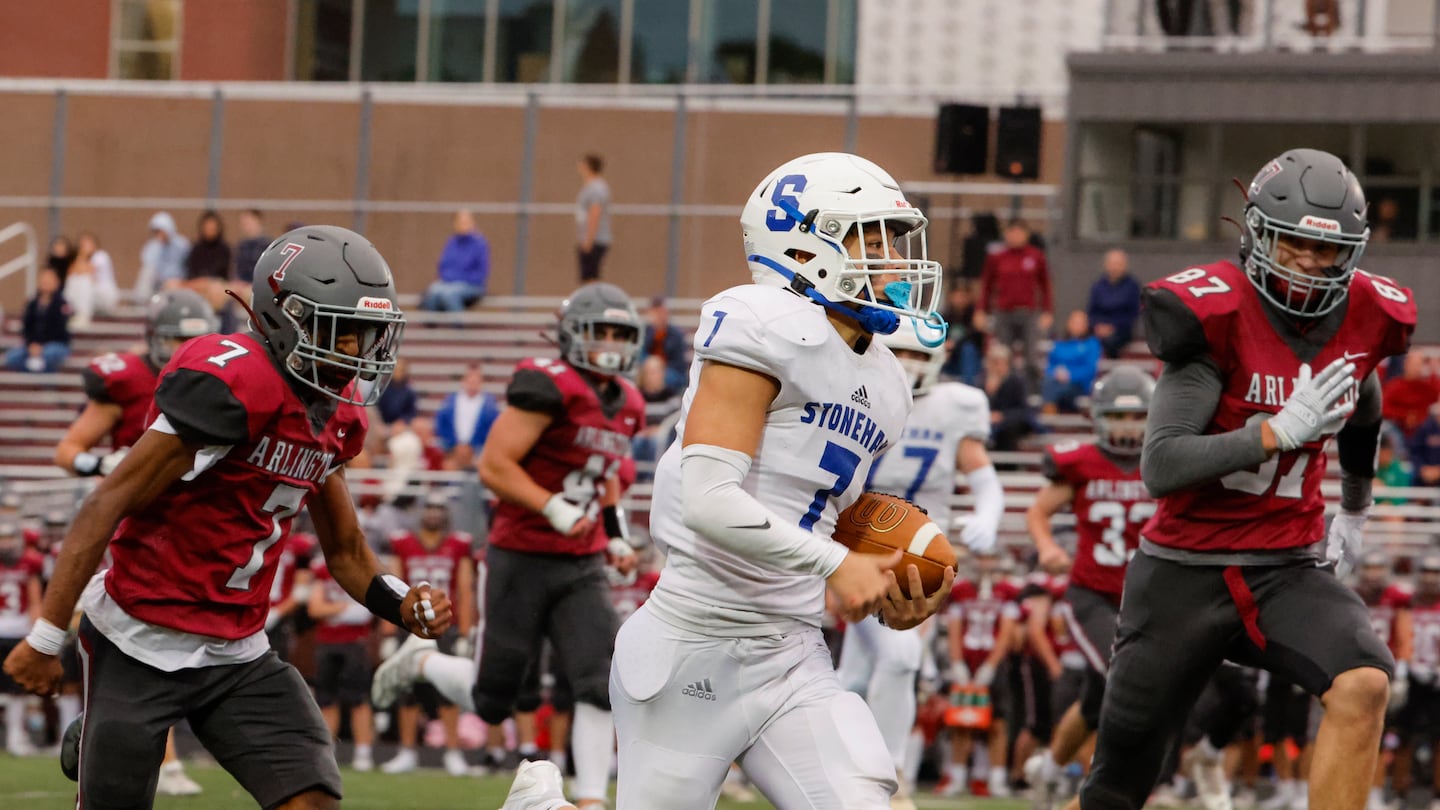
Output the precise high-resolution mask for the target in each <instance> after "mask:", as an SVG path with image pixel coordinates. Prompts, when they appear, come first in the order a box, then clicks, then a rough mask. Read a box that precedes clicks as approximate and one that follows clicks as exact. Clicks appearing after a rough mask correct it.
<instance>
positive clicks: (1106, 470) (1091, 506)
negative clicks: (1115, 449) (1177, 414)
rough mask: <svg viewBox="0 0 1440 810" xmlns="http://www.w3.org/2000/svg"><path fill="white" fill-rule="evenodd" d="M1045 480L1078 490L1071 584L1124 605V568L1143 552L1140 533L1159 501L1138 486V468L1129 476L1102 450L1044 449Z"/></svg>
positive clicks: (1075, 445) (1090, 446)
mask: <svg viewBox="0 0 1440 810" xmlns="http://www.w3.org/2000/svg"><path fill="white" fill-rule="evenodd" d="M1045 456H1046V459H1045V466H1046V475H1048V476H1049V477H1051V478H1052V479H1053V480H1056V481H1061V482H1063V483H1066V484H1069V485H1070V488H1071V489H1073V490H1075V498H1074V500H1073V501H1071V503H1070V509H1071V511H1073V512H1074V513H1075V563H1074V566H1073V567H1072V568H1071V569H1070V581H1071V582H1073V583H1074V584H1076V585H1079V586H1081V587H1083V588H1089V589H1090V590H1092V591H1095V592H1096V593H1101V594H1104V595H1106V596H1108V597H1110V598H1111V599H1113V600H1114V601H1115V603H1116V604H1117V605H1118V604H1119V603H1120V589H1121V588H1122V587H1123V586H1124V584H1125V567H1126V566H1127V565H1129V563H1130V558H1131V557H1132V556H1133V555H1134V554H1135V549H1137V548H1139V547H1140V527H1141V526H1144V525H1145V521H1147V520H1149V519H1150V517H1151V516H1152V515H1154V514H1155V501H1154V500H1153V499H1152V498H1151V497H1150V491H1149V490H1147V489H1146V488H1145V482H1144V481H1141V480H1140V465H1139V463H1138V459H1137V460H1136V461H1137V463H1136V464H1135V466H1134V468H1133V469H1130V470H1126V469H1124V468H1123V467H1121V466H1120V465H1118V464H1116V463H1115V460H1114V459H1113V458H1111V457H1110V456H1107V455H1105V452H1104V451H1103V450H1101V449H1100V447H1099V445H1094V444H1080V443H1078V442H1063V443H1060V444H1052V445H1050V446H1049V447H1047V448H1046V449H1045Z"/></svg>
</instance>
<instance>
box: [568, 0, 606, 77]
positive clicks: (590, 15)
mask: <svg viewBox="0 0 1440 810" xmlns="http://www.w3.org/2000/svg"><path fill="white" fill-rule="evenodd" d="M561 42H562V46H561V47H562V48H563V49H564V61H563V62H562V63H561V71H560V81H562V82H602V83H605V84H614V83H615V82H617V81H619V79H620V0H568V1H567V2H566V4H565V30H564V32H563V39H562V40H561Z"/></svg>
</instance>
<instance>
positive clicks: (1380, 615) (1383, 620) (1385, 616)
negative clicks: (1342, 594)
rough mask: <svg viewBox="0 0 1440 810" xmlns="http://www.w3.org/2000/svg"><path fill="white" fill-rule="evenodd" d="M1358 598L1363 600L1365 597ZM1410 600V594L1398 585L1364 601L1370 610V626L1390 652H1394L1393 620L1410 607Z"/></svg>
mask: <svg viewBox="0 0 1440 810" xmlns="http://www.w3.org/2000/svg"><path fill="white" fill-rule="evenodd" d="M1360 596H1361V598H1362V599H1364V596H1365V595H1364V594H1363V593H1362V594H1361V595H1360ZM1412 599H1413V597H1412V596H1411V594H1410V592H1409V591H1408V590H1406V589H1405V588H1403V587H1401V586H1400V585H1388V586H1386V588H1385V590H1383V591H1381V592H1380V596H1379V597H1378V598H1376V599H1374V600H1370V599H1365V607H1367V608H1369V609H1370V625H1371V626H1372V627H1374V628H1375V635H1377V636H1379V637H1380V640H1381V641H1383V642H1385V646H1387V647H1389V648H1390V651H1391V652H1394V651H1395V646H1394V636H1395V620H1396V618H1398V614H1399V612H1400V611H1401V610H1404V609H1406V608H1408V607H1410V602H1411V600H1412Z"/></svg>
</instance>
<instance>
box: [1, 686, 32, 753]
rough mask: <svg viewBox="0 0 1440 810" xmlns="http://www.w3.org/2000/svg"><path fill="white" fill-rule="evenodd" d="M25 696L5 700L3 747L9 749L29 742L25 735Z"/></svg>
mask: <svg viewBox="0 0 1440 810" xmlns="http://www.w3.org/2000/svg"><path fill="white" fill-rule="evenodd" d="M27 702H28V701H27V699H26V696H25V695H9V696H8V697H7V698H6V700H5V746H6V747H7V748H9V747H10V746H14V745H21V744H23V743H26V742H29V741H30V739H29V736H28V735H27V734H26V733H25V708H26V707H25V704H26V703H27Z"/></svg>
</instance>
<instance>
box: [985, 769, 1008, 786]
mask: <svg viewBox="0 0 1440 810" xmlns="http://www.w3.org/2000/svg"><path fill="white" fill-rule="evenodd" d="M990 784H992V785H1009V784H1010V775H1009V774H1007V773H1006V772H1005V769H1004V768H1002V767H1000V766H999V765H995V766H993V767H991V768H990Z"/></svg>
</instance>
